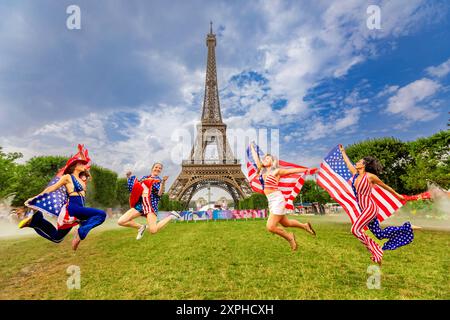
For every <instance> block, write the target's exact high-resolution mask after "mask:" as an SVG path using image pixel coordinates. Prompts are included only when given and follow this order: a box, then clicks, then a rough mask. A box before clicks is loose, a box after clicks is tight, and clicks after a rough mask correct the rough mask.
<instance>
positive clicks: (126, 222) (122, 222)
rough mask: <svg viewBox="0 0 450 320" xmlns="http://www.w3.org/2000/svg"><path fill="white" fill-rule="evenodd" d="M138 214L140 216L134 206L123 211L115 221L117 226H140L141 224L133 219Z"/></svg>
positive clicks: (136, 227)
mask: <svg viewBox="0 0 450 320" xmlns="http://www.w3.org/2000/svg"><path fill="white" fill-rule="evenodd" d="M140 216H141V214H140V213H139V211H137V210H136V209H134V208H131V209H130V210H128V211H127V212H125V213H124V214H123V215H122V216H121V217H120V218H119V220H118V221H117V223H118V224H119V226H122V227H129V228H135V229H139V228H140V227H142V225H141V224H139V223H137V222H135V221H134V220H133V219H136V218H138V217H140Z"/></svg>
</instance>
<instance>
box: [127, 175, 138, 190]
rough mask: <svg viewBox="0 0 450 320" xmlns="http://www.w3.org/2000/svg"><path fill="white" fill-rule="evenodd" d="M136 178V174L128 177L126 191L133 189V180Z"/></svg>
mask: <svg viewBox="0 0 450 320" xmlns="http://www.w3.org/2000/svg"><path fill="white" fill-rule="evenodd" d="M135 179H136V176H131V177H129V178H128V191H129V192H131V190H133V185H134V180H135Z"/></svg>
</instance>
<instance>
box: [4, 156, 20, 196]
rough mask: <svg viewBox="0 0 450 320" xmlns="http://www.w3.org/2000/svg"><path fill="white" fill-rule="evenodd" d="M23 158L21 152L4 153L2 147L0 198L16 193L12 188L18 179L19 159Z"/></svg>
mask: <svg viewBox="0 0 450 320" xmlns="http://www.w3.org/2000/svg"><path fill="white" fill-rule="evenodd" d="M20 158H22V154H21V153H19V152H13V153H4V152H3V151H2V147H0V198H4V197H6V196H8V195H9V194H11V193H13V192H14V189H13V188H12V186H13V185H14V180H15V178H16V173H17V167H18V165H17V164H16V163H15V161H16V160H17V159H20Z"/></svg>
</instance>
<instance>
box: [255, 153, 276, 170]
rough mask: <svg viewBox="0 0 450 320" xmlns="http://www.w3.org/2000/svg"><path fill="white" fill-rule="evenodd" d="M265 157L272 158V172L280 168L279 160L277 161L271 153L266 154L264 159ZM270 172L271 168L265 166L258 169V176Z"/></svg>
mask: <svg viewBox="0 0 450 320" xmlns="http://www.w3.org/2000/svg"><path fill="white" fill-rule="evenodd" d="M265 157H270V158H271V159H272V165H271V166H270V170H271V171H273V170H276V169H278V168H279V163H278V159H277V158H276V157H275V156H273V155H271V154H270V153H266V154H265V155H264V157H263V159H264V158H265ZM268 170H269V168H268V167H265V166H264V165H263V166H262V167H261V168H258V172H257V174H258V175H264V174H265V173H266V172H267V171H268Z"/></svg>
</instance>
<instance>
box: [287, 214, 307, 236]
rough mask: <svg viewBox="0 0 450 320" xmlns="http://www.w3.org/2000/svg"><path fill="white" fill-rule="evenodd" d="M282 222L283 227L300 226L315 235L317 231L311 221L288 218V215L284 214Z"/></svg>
mask: <svg viewBox="0 0 450 320" xmlns="http://www.w3.org/2000/svg"><path fill="white" fill-rule="evenodd" d="M280 223H281V225H282V226H283V227H286V228H300V229H303V230H305V231H307V232H308V233H310V234H313V235H315V232H314V230H313V229H312V228H311V225H310V224H309V223H301V222H300V221H298V220H295V219H288V217H286V216H283V218H282V219H281V220H280Z"/></svg>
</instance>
